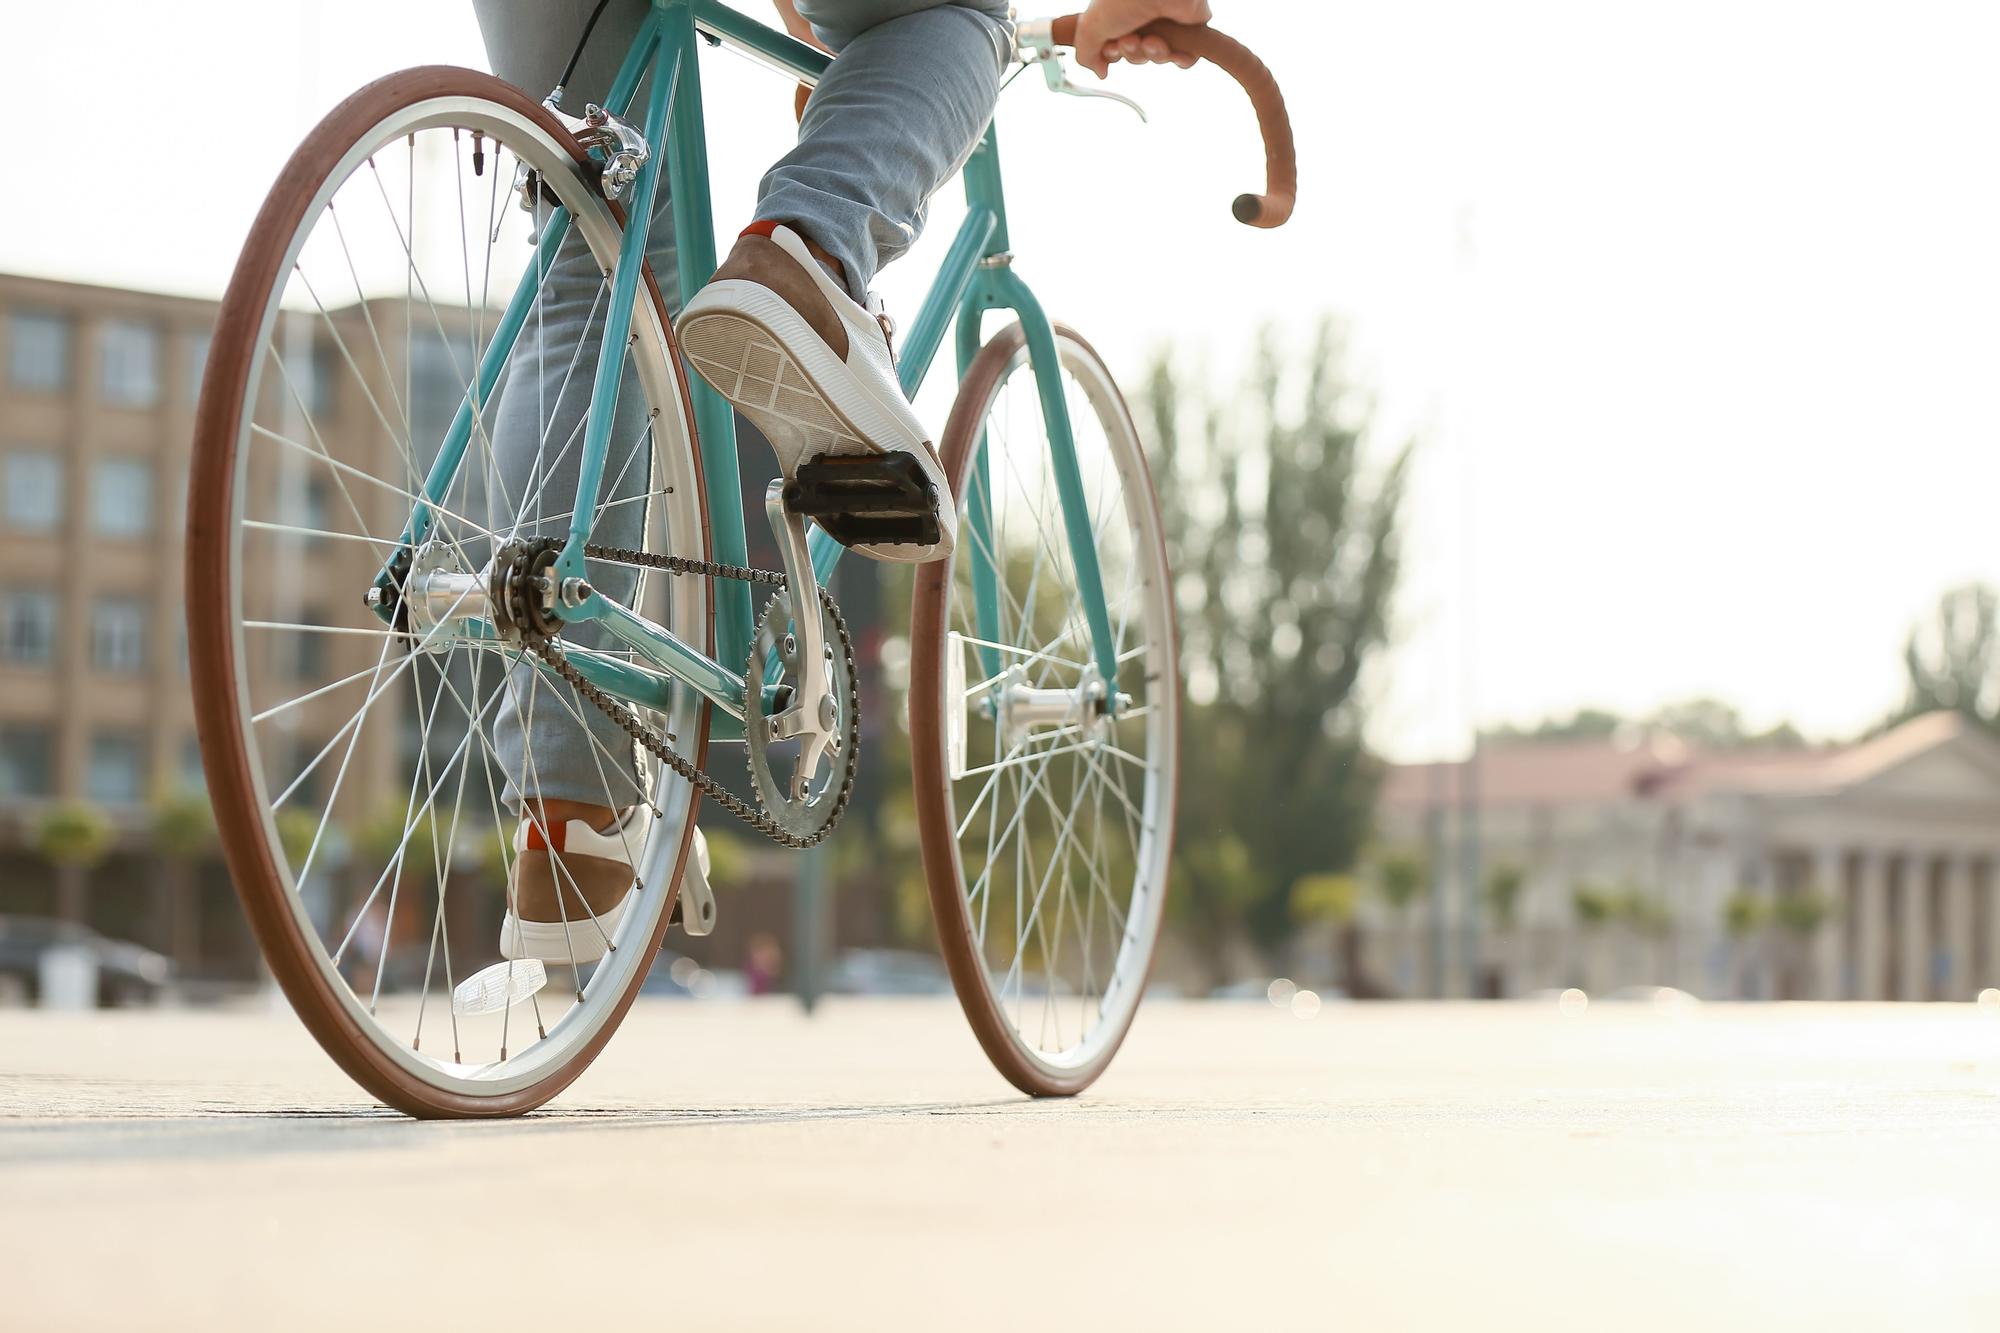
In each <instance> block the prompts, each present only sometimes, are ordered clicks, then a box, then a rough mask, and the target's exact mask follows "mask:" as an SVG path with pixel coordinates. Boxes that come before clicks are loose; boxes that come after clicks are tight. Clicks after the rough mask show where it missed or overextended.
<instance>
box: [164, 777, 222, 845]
mask: <svg viewBox="0 0 2000 1333" xmlns="http://www.w3.org/2000/svg"><path fill="white" fill-rule="evenodd" d="M152 814H153V845H154V846H155V847H157V848H159V849H160V853H161V854H162V855H164V856H168V857H171V858H174V859H176V860H181V861H191V860H193V859H194V858H195V857H197V856H200V855H201V854H202V853H203V852H205V851H207V850H209V848H211V847H213V846H214V845H215V811H214V810H213V809H211V808H210V806H209V803H208V793H207V792H203V791H193V790H188V789H183V790H180V791H175V792H167V793H163V794H161V795H160V796H159V797H158V798H157V799H155V800H154V802H153V812H152Z"/></svg>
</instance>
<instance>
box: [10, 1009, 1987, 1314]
mask: <svg viewBox="0 0 2000 1333" xmlns="http://www.w3.org/2000/svg"><path fill="white" fill-rule="evenodd" d="M1996 1252H2000V1011H1994V1010H1986V1011H1981V1010H1979V1009H1977V1008H1975V1007H1973V1006H1907V1007H1893V1006H1883V1007H1872V1006H1869V1007H1864V1006H1850V1007H1832V1006H1829V1007H1818V1006H1768V1007H1735V1006H1707V1007H1703V1008H1700V1009H1697V1010H1694V1011H1692V1012H1687V1013H1680V1014H1675V1013H1666V1012H1659V1011H1655V1010H1651V1009H1647V1008H1642V1007H1638V1006H1614V1005H1609V1004H1597V1005H1593V1006H1592V1007H1591V1008H1590V1009H1589V1010H1588V1011H1587V1012H1586V1013H1583V1014H1581V1015H1575V1016H1564V1015H1562V1014H1560V1013H1558V1012H1557V1010H1556V1009H1555V1008H1554V1006H1552V1005H1551V1006H1539V1005H1526V1004H1505V1005H1488V1006H1468V1005H1459V1006H1425V1005H1402V1006H1397V1005H1372V1006H1371V1005H1330V1006H1328V1007H1326V1008H1325V1009H1323V1010H1322V1011H1321V1012H1320V1013H1319V1014H1318V1016H1317V1017H1314V1018H1311V1019H1299V1018H1295V1017H1294V1016H1292V1015H1291V1014H1290V1013H1288V1012H1284V1011H1280V1010H1277V1009H1273V1008H1271V1007H1269V1006H1267V1005H1264V1004H1261V1003H1247V1004H1196V1003H1154V1004H1149V1005H1148V1007H1147V1008H1146V1009H1145V1010H1144V1011H1142V1013H1141V1015H1140V1020H1139V1024H1138V1027H1137V1028H1136V1029H1135V1031H1134V1034H1133V1037H1132V1039H1131V1041H1130V1042H1129V1043H1128V1045H1127V1047H1126V1050H1125V1051H1124V1052H1123V1054H1122V1055H1121V1056H1120V1059H1119V1062H1118V1063H1117V1064H1116V1065H1115V1066H1114V1067H1113V1069H1112V1071H1111V1073H1110V1074H1109V1075H1108V1076H1107V1077H1106V1078H1105V1079H1104V1081H1103V1082H1102V1083H1100V1085H1099V1087H1098V1088H1097V1089H1096V1090H1094V1091H1093V1092H1091V1093H1090V1094H1088V1095H1086V1096H1085V1097H1083V1098H1081V1099H1078V1100H1076V1101H1073V1102H1068V1103H1039V1104H1037V1103H1030V1102H1027V1101H1025V1100H1023V1099H1021V1098H1018V1097H1016V1096H1015V1095H1014V1094H1013V1093H1012V1092H1011V1090H1010V1089H1008V1088H1007V1087H1006V1086H1005V1085H1004V1084H1003V1083H1002V1082H1001V1081H1000V1080H999V1079H998V1077H997V1076H995V1075H993V1074H992V1073H991V1072H990V1070H988V1069H987V1068H986V1066H985V1064H984V1063H983V1057H982V1056H981V1055H980V1053H979V1050H978V1048H977V1046H976V1045H975V1044H974V1043H973V1041H972V1040H971V1037H970V1035H969V1033H968V1032H967V1031H966V1029H965V1027H964V1024H963V1021H962V1020H961V1019H960V1017H959V1015H958V1013H957V1010H956V1007H955V1006H954V1005H952V1004H951V1003H950V1002H949V1001H944V1002H935V1001H907V1002H905V1001H844V1002H835V1003H834V1004H832V1005H829V1006H828V1007H827V1008H826V1009H824V1010H822V1012H821V1014H820V1015H819V1016H818V1017H816V1018H813V1019H806V1018H804V1017H803V1016H801V1015H799V1014H798V1013H797V1012H796V1010H795V1009H793V1008H792V1007H791V1006H790V1004H789V1003H788V1002H783V1001H773V1002H756V1003H750V1004H734V1005H724V1004H714V1005H698V1004H686V1003H672V1002H647V1003H644V1004H642V1005H641V1007H640V1008H638V1009H637V1010H635V1011H634V1014H633V1015H632V1017H631V1018H630V1019H629V1020H628V1021H627V1023H626V1026H625V1030H624V1031H622V1032H620V1033H619V1035H618V1036H617V1038H616V1039H615V1040H614V1041H613V1042H612V1044H611V1046H610V1049H609V1051H608V1052H607V1054H606V1055H605V1056H604V1057H603V1058H602V1059H601V1060H600V1061H599V1063H598V1065H597V1066H596V1067H595V1068H594V1069H592V1070H591V1072H590V1073H589V1074H588V1075H586V1076H585V1078H584V1079H583V1080H582V1081H581V1082H579V1083H578V1084H577V1085H576V1086H575V1087H574V1088H573V1089H572V1090H571V1091H570V1092H569V1093H568V1094H566V1095H565V1096H564V1097H563V1098H561V1099H559V1100H558V1102H557V1103H556V1104H555V1106H554V1107H553V1108H551V1109H550V1110H549V1111H547V1112H544V1113H541V1114H538V1115H536V1116H533V1117H530V1118H528V1119H526V1120H522V1121H516V1122H509V1123H501V1124H456V1125H440V1124H416V1123H412V1122H409V1121H406V1120H403V1119H402V1118H400V1117H397V1116H395V1115H392V1114H390V1113H388V1112H386V1111H382V1110H380V1109H377V1108H373V1107H371V1106H369V1105H368V1104H367V1103H366V1102H365V1101H363V1100H362V1099H361V1098H360V1097H359V1095H358V1094H357V1093H356V1091H355V1090H354V1089H353V1088H352V1086H351V1085H349V1084H348V1083H347V1082H346V1081H345V1080H344V1079H343V1077H342V1076H341V1075H340V1074H339V1072H338V1071H337V1070H336V1069H335V1068H334V1067H333V1065H332V1064H331V1063H330V1062H329V1061H328V1060H326V1059H325V1057H324V1056H322V1055H321V1054H320V1053H319V1051H318V1049H317V1048H316V1047H314V1046H313V1045H312V1044H311V1042H310V1041H309V1040H308V1039H307V1038H306V1037H305V1036H304V1034H303V1033H302V1031H301V1030H300V1029H299V1028H298V1027H297V1026H296V1025H295V1024H294V1023H293V1022H292V1021H291V1020H290V1019H289V1017H287V1016H274V1015H270V1014H265V1013H201V1012H181V1013H146V1012H132V1013H112V1014H101V1015H80V1016H60V1015H46V1016H45V1015H40V1014H35V1013H27V1012H19V1011H15V1012H4V1013H0V1327H4V1328H7V1329H10V1330H13V1329H22V1330H27V1329H44V1328H50V1329H54V1328H203V1329H217V1328H247V1329H318V1328H342V1329H367V1328H381V1329H390V1328H413V1327H419V1326H421V1327H427V1328H432V1329H441V1328H472V1327H478V1328H507V1329H515V1328H524V1329H535V1330H537V1333H540V1330H545V1329H547V1328H550V1327H552V1326H564V1325H567V1324H570V1323H580V1322H582V1321H584V1320H586V1319H590V1320H596V1319H600V1318H602V1317H604V1316H606V1315H609V1316H610V1317H611V1318H612V1319H614V1320H615V1321H617V1322H620V1323H627V1322H630V1323H633V1324H637V1325H643V1326H645V1327H670V1328H783V1329H793V1328H814V1329H823V1328H824V1329H848V1328H853V1329H903V1328H922V1329H987V1328H993V1329H1000V1328H1010V1329H1023V1328H1032V1329H1043V1328H1056V1329H1068V1328H1084V1327H1090V1328H1097V1329H1128V1328H1132V1329H1138V1328H1144V1329H1156V1328H1157V1329H1179V1328H1227V1329H1252V1328H1281V1327H1282V1328H1342V1329H1349V1328H1353V1329H1377V1328H1428V1327H1454V1328H1461V1327H1471V1328H1502V1329H1514V1328H1521V1329H1538V1330H1546V1329H1593V1330H1594V1329H1655V1328H1657V1329H1680V1328H1694V1327H1700V1328H1714V1327H1743V1328H1751V1327H1754V1328H1759V1329H1768V1328H1794V1327H1795V1328H1812V1329H1819V1330H1824V1329H1847V1328H1852V1329H1887V1328H1900V1329H1907V1328H1925V1329H1957V1328H1965V1329H1972V1328H1992V1327H1995V1326H1996V1325H1997V1324H2000V1264H1996V1262H1995V1258H1994V1256H1995V1254H1996Z"/></svg>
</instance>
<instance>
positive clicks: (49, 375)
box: [7, 310, 69, 393]
mask: <svg viewBox="0 0 2000 1333" xmlns="http://www.w3.org/2000/svg"><path fill="white" fill-rule="evenodd" d="M7 349H8V350H7V378H8V379H9V380H10V381H12V383H13V385H14V387H15V388H17V389H37V390H40V391H42V392H44V393H54V392H57V391H59V390H62V389H67V388H68V387H69V320H67V319H65V318H64V317H63V316H61V315H48V314H41V313H37V312H31V311H26V310H20V311H16V312H15V313H14V315H13V317H12V318H10V319H9V320H8V321H7Z"/></svg>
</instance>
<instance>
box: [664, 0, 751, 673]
mask: <svg viewBox="0 0 2000 1333" xmlns="http://www.w3.org/2000/svg"><path fill="white" fill-rule="evenodd" d="M654 9H655V13H656V15H657V19H658V22H659V24H660V44H661V49H662V50H663V51H667V52H671V53H673V56H674V58H675V59H677V60H678V62H679V68H680V76H679V78H678V79H676V81H675V84H674V100H673V108H672V112H671V116H670V119H669V122H668V126H667V145H666V146H667V188H668V201H669V203H670V204H671V205H672V207H673V216H674V245H675V251H676V256H677V259H678V264H679V277H680V290H681V299H682V300H683V301H685V300H687V299H688V298H689V297H691V296H693V295H694V293H696V292H698V291H700V290H701V289H702V288H703V287H704V286H706V285H707V283H708V280H709V279H710V278H711V277H713V276H714V275H715V215H714V210H713V208H712V207H711V205H710V201H709V193H708V131H707V127H706V123H705V122H704V120H703V118H702V106H701V62H700V59H699V53H700V49H701V42H700V39H699V37H698V36H697V35H696V32H695V26H694V7H693V5H692V4H691V3H690V0H654ZM683 374H684V375H685V378H686V380H687V384H688V396H689V398H690V400H691V401H692V402H693V404H694V424H695V431H696V433H697V435H698V436H699V437H700V440H701V470H702V480H703V482H704V484H705V485H706V487H707V489H708V522H709V536H710V540H711V543H712V546H713V549H714V553H715V558H716V559H717V560H719V561H721V562H722V563H723V564H728V565H741V564H746V563H748V561H749V548H748V541H747V538H746V536H745V533H744V530H743V486H742V482H741V481H740V480H739V478H738V476H737V471H736V414H735V412H734V411H733V410H731V408H730V406H729V403H728V401H727V400H726V399H724V398H723V397H722V395H721V394H719V393H717V392H716V391H715V390H714V389H713V388H711V387H710V386H709V384H708V382H707V381H706V380H704V379H702V378H701V377H700V376H699V375H694V374H687V373H686V372H685V370H683ZM714 594H715V641H716V643H717V644H718V645H726V647H725V649H724V650H725V651H729V652H740V651H741V650H742V645H744V644H747V643H749V642H750V587H749V585H748V584H745V583H739V582H737V581H735V580H733V579H722V580H718V581H717V583H716V585H715V588H714Z"/></svg>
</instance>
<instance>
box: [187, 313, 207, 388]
mask: <svg viewBox="0 0 2000 1333" xmlns="http://www.w3.org/2000/svg"><path fill="white" fill-rule="evenodd" d="M210 341H211V335H210V334H209V332H208V330H207V329H203V330H202V331H201V332H200V333H191V334H189V335H188V341H187V348H188V401H189V402H190V403H198V402H200V401H201V377H202V376H203V375H204V374H206V373H207V371H208V345H209V342H210Z"/></svg>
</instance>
